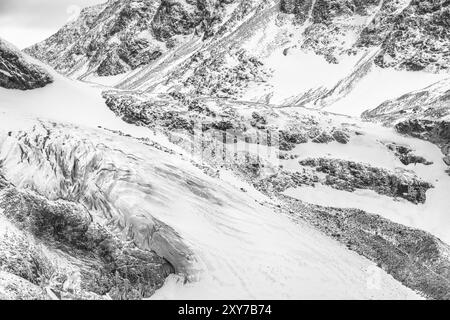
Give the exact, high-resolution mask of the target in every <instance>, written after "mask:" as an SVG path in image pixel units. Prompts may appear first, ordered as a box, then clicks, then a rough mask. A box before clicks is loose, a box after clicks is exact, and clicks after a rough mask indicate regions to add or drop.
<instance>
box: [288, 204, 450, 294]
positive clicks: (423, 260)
mask: <svg viewBox="0 0 450 320" xmlns="http://www.w3.org/2000/svg"><path fill="white" fill-rule="evenodd" d="M282 199H283V200H284V201H286V203H287V206H288V208H289V209H290V210H291V212H292V215H293V216H295V217H298V216H299V217H301V218H303V219H305V220H307V221H309V222H310V223H311V224H312V225H314V226H315V227H317V228H319V229H320V230H322V231H323V232H324V233H325V234H327V235H329V236H331V237H333V238H334V239H336V240H337V241H339V242H341V243H342V244H344V245H346V246H347V247H348V248H349V249H350V250H352V251H355V252H357V253H359V254H360V255H362V256H364V257H366V258H368V259H369V260H372V261H373V262H375V263H376V264H377V265H378V266H379V267H380V268H382V269H383V270H385V271H386V272H387V273H389V274H391V275H392V276H393V277H394V278H395V279H397V280H398V281H400V282H401V283H403V284H404V285H405V286H407V287H409V288H411V289H413V290H417V291H419V292H422V293H423V294H425V295H426V296H427V297H428V298H431V299H438V300H441V299H450V284H449V282H448V281H447V280H448V279H449V278H450V273H449V272H450V261H449V259H448V256H449V254H450V247H449V246H448V245H447V244H445V243H443V242H442V241H441V240H439V239H438V238H436V237H434V236H433V235H431V234H429V233H427V232H424V231H421V230H417V229H412V228H408V227H405V226H403V225H400V224H397V223H394V222H391V221H389V220H387V219H384V218H382V217H380V216H378V215H374V214H369V213H366V212H364V211H361V210H353V209H333V208H323V207H320V206H315V205H306V204H304V203H302V202H301V201H298V200H294V199H291V198H289V197H282Z"/></svg>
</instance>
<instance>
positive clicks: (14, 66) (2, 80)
mask: <svg viewBox="0 0 450 320" xmlns="http://www.w3.org/2000/svg"><path fill="white" fill-rule="evenodd" d="M51 82H53V79H52V77H51V76H50V75H49V74H48V73H47V71H45V70H44V69H43V68H42V67H40V66H38V65H37V64H34V63H33V62H31V61H30V59H29V58H27V57H26V56H25V55H23V54H22V53H21V52H20V51H19V50H18V49H16V48H14V47H13V46H12V45H10V44H9V43H7V42H5V41H3V40H2V39H0V87H3V88H6V89H20V90H30V89H36V88H42V87H45V86H46V85H47V84H49V83H51Z"/></svg>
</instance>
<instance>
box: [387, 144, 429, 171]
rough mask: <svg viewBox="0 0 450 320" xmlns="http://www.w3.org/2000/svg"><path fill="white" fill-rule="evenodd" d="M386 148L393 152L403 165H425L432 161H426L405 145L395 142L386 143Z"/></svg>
mask: <svg viewBox="0 0 450 320" xmlns="http://www.w3.org/2000/svg"><path fill="white" fill-rule="evenodd" d="M386 146H387V148H388V149H389V150H391V151H393V152H394V154H395V156H396V157H397V158H398V159H399V160H400V162H401V163H403V164H404V165H405V166H407V165H410V164H418V163H421V164H424V165H426V166H429V165H432V164H433V162H430V161H427V160H426V159H425V158H424V157H421V156H417V155H415V154H414V153H413V152H414V151H413V150H411V149H410V148H408V147H407V146H404V145H398V144H396V143H388V144H387V145H386Z"/></svg>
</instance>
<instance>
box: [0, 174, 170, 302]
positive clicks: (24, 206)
mask: <svg viewBox="0 0 450 320" xmlns="http://www.w3.org/2000/svg"><path fill="white" fill-rule="evenodd" d="M2 180H3V182H4V183H3V186H4V187H2V188H1V189H0V208H1V209H2V216H4V217H5V218H6V219H7V220H8V221H10V222H11V223H12V224H14V225H15V226H16V227H17V228H18V230H20V232H22V233H23V234H24V235H25V236H24V237H22V236H20V235H17V236H16V239H15V240H14V242H8V241H6V242H5V241H3V240H0V245H1V246H2V252H3V253H4V254H5V255H4V256H2V254H0V266H1V268H2V270H4V271H7V272H8V273H10V274H13V275H15V276H18V277H20V278H22V279H25V280H27V281H29V282H30V283H32V284H34V285H36V286H42V284H43V283H46V282H48V281H50V278H51V277H54V276H55V274H56V273H60V274H59V276H58V277H59V279H58V280H59V284H54V285H51V289H50V290H51V291H52V292H53V293H54V294H55V295H56V296H59V297H60V298H63V297H64V298H70V299H84V298H89V297H90V296H89V295H90V294H95V295H98V296H103V295H105V294H109V296H110V297H111V298H113V299H140V298H145V297H150V296H151V295H152V294H153V293H154V291H155V290H156V289H158V288H159V287H161V286H162V284H163V283H164V280H165V278H166V277H167V276H168V275H169V274H170V273H173V272H174V269H173V267H172V266H171V265H170V264H169V263H168V262H167V261H166V260H164V259H162V258H160V257H159V256H158V255H157V254H156V253H154V252H151V251H145V250H142V249H139V248H137V247H136V246H135V245H134V244H133V243H132V242H129V241H124V240H121V239H120V238H119V237H118V236H116V235H115V234H114V233H113V232H111V231H110V230H108V229H107V228H106V227H103V226H101V225H100V224H98V223H96V222H93V220H92V217H91V216H90V214H89V213H88V212H87V211H86V210H85V209H84V208H83V207H82V206H80V205H77V204H74V203H71V202H67V201H56V202H54V201H49V200H47V199H45V198H43V197H41V196H38V195H36V194H34V193H32V192H27V191H19V190H17V189H16V188H15V187H14V186H12V185H10V184H8V183H7V182H6V181H5V180H4V179H2ZM26 235H28V237H27V236H26ZM30 237H31V238H32V239H36V241H39V242H42V243H43V244H44V245H45V246H46V248H47V251H53V250H56V249H57V250H58V251H61V252H63V253H64V255H62V256H61V258H60V259H67V256H69V257H70V259H69V260H68V261H69V262H68V263H69V264H70V263H72V262H70V261H79V263H76V264H75V265H74V266H76V268H78V271H77V273H78V274H79V279H78V280H77V281H76V282H77V283H71V282H73V281H72V280H73V279H72V280H71V279H70V278H68V275H67V274H64V272H63V271H61V270H57V269H55V268H57V267H59V266H58V265H54V264H52V263H51V260H50V259H51V258H50V257H49V256H48V254H46V253H45V251H41V250H39V249H38V248H37V247H36V248H35V249H33V250H31V249H30V248H32V246H33V245H32V244H31V243H29V242H28V241H29V240H27V238H30ZM11 250H18V251H20V252H22V255H20V256H17V255H16V256H15V258H11V257H10V256H9V254H8V252H10V251H11ZM70 283H71V284H70ZM75 287H77V288H75Z"/></svg>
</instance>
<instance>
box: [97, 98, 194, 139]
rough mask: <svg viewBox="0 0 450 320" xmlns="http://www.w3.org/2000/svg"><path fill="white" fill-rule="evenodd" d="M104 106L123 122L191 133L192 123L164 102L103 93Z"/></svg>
mask: <svg viewBox="0 0 450 320" xmlns="http://www.w3.org/2000/svg"><path fill="white" fill-rule="evenodd" d="M103 96H104V98H105V99H106V100H105V103H106V105H107V106H108V107H109V108H110V109H111V110H112V111H113V112H115V113H116V114H117V115H119V116H120V117H121V118H122V119H123V120H124V121H126V122H128V123H131V124H136V125H142V126H149V127H155V126H161V127H164V128H167V129H168V130H186V131H187V132H189V133H193V130H194V125H193V122H192V121H191V120H190V119H189V117H186V116H185V115H184V112H181V111H178V112H177V109H176V108H168V102H166V101H139V100H138V99H136V98H133V97H132V96H116V95H114V94H108V93H104V95H103Z"/></svg>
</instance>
